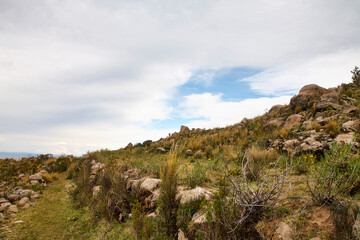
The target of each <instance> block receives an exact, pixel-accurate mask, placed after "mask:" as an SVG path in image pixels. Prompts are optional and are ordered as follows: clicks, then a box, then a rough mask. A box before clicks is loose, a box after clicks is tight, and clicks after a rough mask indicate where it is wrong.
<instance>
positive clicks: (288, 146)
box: [282, 139, 299, 152]
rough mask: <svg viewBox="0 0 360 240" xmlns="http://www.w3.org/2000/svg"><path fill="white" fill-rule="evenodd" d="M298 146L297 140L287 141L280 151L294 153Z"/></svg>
mask: <svg viewBox="0 0 360 240" xmlns="http://www.w3.org/2000/svg"><path fill="white" fill-rule="evenodd" d="M298 145H299V141H298V140H297V139H291V140H287V141H285V142H284V145H283V148H282V150H283V151H287V152H291V151H294V150H295V148H296V147H297V146H298Z"/></svg>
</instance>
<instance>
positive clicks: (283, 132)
mask: <svg viewBox="0 0 360 240" xmlns="http://www.w3.org/2000/svg"><path fill="white" fill-rule="evenodd" d="M280 136H281V137H283V138H284V139H286V138H287V137H288V136H289V130H288V129H286V128H282V129H280Z"/></svg>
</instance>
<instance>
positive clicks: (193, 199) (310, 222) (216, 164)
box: [0, 79, 360, 240]
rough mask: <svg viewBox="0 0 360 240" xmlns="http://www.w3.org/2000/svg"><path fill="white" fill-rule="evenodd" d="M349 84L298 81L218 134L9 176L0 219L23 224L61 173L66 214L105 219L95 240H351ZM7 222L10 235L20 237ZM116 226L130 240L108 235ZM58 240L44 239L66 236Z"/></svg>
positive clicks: (358, 166)
mask: <svg viewBox="0 0 360 240" xmlns="http://www.w3.org/2000/svg"><path fill="white" fill-rule="evenodd" d="M353 80H354V81H353V83H350V84H342V85H341V86H339V87H337V88H330V89H325V88H322V87H320V86H317V85H307V86H304V87H303V88H302V89H301V90H300V91H299V93H298V94H297V95H296V96H294V97H293V98H292V99H291V101H290V103H289V105H276V106H274V107H272V108H271V109H270V110H269V111H268V112H267V113H266V114H264V115H262V116H258V117H256V118H254V119H243V120H242V121H241V122H239V123H237V124H234V125H232V126H228V127H226V128H216V129H208V130H205V129H189V128H188V127H186V126H181V128H180V131H179V132H176V133H173V134H169V136H168V137H166V138H162V139H160V140H158V141H154V142H153V141H151V140H148V141H145V142H143V143H136V144H132V143H129V144H128V146H127V147H125V148H121V149H119V150H115V151H110V150H100V151H96V152H90V153H88V154H86V155H84V156H83V157H82V158H77V159H75V158H72V157H67V158H66V159H67V160H66V161H64V160H63V159H60V161H59V160H58V159H55V160H51V161H49V160H46V161H45V162H44V163H43V164H42V165H41V169H39V171H36V172H34V173H32V174H27V173H21V174H20V173H19V172H17V171H16V173H18V174H17V175H15V174H12V175H13V177H12V179H13V180H11V181H10V180H8V181H7V182H3V183H2V187H1V188H0V189H1V191H0V197H1V199H0V204H1V205H0V212H2V213H1V215H0V221H2V222H3V223H4V224H5V225H6V226H12V225H11V224H12V223H14V222H16V221H23V220H22V219H18V217H17V216H16V213H17V212H18V211H19V209H21V210H20V212H21V211H22V209H25V210H24V212H26V211H27V209H26V208H29V207H31V206H32V205H34V203H36V199H37V198H38V197H39V196H41V194H40V192H43V191H44V192H46V191H47V187H51V184H52V183H50V184H48V183H49V182H51V181H57V180H56V178H58V177H56V174H55V173H58V172H59V173H60V172H64V174H66V178H67V179H69V180H67V181H71V183H69V182H66V183H67V184H66V185H64V186H63V188H62V191H64V192H66V193H67V197H66V198H67V199H68V200H66V201H71V202H72V203H73V205H71V206H69V205H67V207H68V208H74V209H82V211H85V212H87V213H89V212H90V213H91V219H97V221H100V220H101V219H103V220H104V221H105V222H106V224H105V223H103V224H104V226H105V225H106V226H107V230H106V231H105V232H106V233H103V232H102V230H99V232H102V233H103V234H104V235H103V236H102V237H101V239H119V238H120V239H182V240H184V239H278V240H280V239H283V240H289V239H312V240H318V239H360V231H359V229H360V218H359V217H357V216H358V213H359V206H360V205H359V203H360V202H359V200H360V174H359V173H360V154H359V147H360V145H359V143H360V142H359V136H358V132H359V127H360V120H359V113H360V112H359V110H360V109H359V106H360V87H359V85H358V84H357V81H356V79H353ZM51 162H53V164H51ZM54 162H59V164H54ZM60 162H66V164H62V165H61V164H60ZM58 165H59V166H60V165H61V166H63V168H61V171H60V169H59V166H58ZM54 166H57V167H54ZM19 174H20V175H19ZM50 174H53V175H52V178H51V180H50V179H49V175H50ZM54 174H55V175H54ZM60 178H61V179H63V178H64V176H61V177H60ZM14 179H15V180H14ZM61 179H60V180H59V181H64V180H61ZM10 182H11V184H10ZM64 182H65V181H64ZM10 185H11V187H8V186H10ZM47 185H49V186H47ZM5 186H7V187H5ZM39 186H42V188H39ZM36 207H38V206H37V205H35V206H34V208H36ZM74 211H75V210H74ZM76 211H77V210H76ZM77 213H78V212H77ZM34 214H35V215H36V213H34ZM24 216H25V215H24ZM66 218H67V219H70V220H67V221H70V223H69V222H67V223H66V226H69V224H70V225H71V224H75V225H74V226H72V227H71V229H76V228H75V226H83V227H84V226H85V225H81V224H84V222H85V221H84V222H83V220H82V217H81V215H76V216H70V215H69V216H67V217H66ZM72 222H73V223H72ZM29 224H30V223H29ZM76 224H78V225H76ZM93 224H94V225H92V226H90V229H91V228H95V226H97V225H96V224H95V223H93ZM117 224H118V225H117ZM17 226H18V225H16V226H14V227H10V229H9V230H10V231H11V232H13V234H10V235H9V236H10V237H9V239H16V236H22V238H24V239H26V236H28V235H21V230H19V229H21V228H19V227H17ZM29 226H31V225H29ZM118 226H119V227H121V232H122V233H121V234H125V233H126V234H127V233H130V234H129V235H126V237H125V235H121V236H117V237H116V238H115V237H112V236H113V235H112V234H116V232H117V231H118V230H116V229H118V228H117V227H118ZM79 228H80V227H79ZM22 231H24V230H22ZM71 231H72V232H71V234H72V236H76V239H99V238H98V237H96V236H97V235H96V236H95V233H92V235H91V234H90V233H89V231H86V232H83V231H80V230H78V232H76V231H75V230H71ZM16 234H18V235H16ZM54 234H55V233H54ZM59 234H60V233H59ZM61 234H62V235H61ZM61 234H60V235H59V236H55V235H54V236H53V238H54V239H64V236H68V235H64V233H61ZM76 234H78V235H76ZM39 236H40V235H37V237H39ZM60 236H61V237H60ZM4 237H6V236H4ZM31 239H32V238H31ZM39 239H42V238H39Z"/></svg>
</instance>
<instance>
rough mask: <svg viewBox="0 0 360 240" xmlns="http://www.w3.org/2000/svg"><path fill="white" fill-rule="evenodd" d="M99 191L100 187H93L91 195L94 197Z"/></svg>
mask: <svg viewBox="0 0 360 240" xmlns="http://www.w3.org/2000/svg"><path fill="white" fill-rule="evenodd" d="M100 191H101V186H95V187H93V189H92V194H93V197H96V196H97V195H98V194H99V193H100Z"/></svg>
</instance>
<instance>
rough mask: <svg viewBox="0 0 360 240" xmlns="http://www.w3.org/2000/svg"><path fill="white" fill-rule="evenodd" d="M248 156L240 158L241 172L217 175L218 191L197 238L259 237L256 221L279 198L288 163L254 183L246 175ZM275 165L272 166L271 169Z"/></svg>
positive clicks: (287, 170) (284, 182)
mask: <svg viewBox="0 0 360 240" xmlns="http://www.w3.org/2000/svg"><path fill="white" fill-rule="evenodd" d="M249 164H250V159H249V158H246V157H245V158H244V159H243V164H242V165H243V167H242V169H243V170H242V176H241V177H239V178H237V179H233V178H230V177H228V178H227V179H226V178H224V179H221V180H220V182H219V183H218V186H220V189H219V192H218V193H217V194H216V195H215V199H214V201H213V203H212V204H211V206H210V209H209V211H208V213H207V222H208V226H207V229H206V230H205V231H202V234H203V236H202V238H201V239H231V240H232V239H234V240H235V239H261V236H260V234H259V233H258V231H257V230H256V224H257V223H258V222H259V221H260V220H261V219H262V217H263V216H264V213H265V212H266V211H267V210H269V208H272V207H274V206H275V204H276V203H277V202H278V201H279V199H280V197H281V196H282V194H284V191H283V188H284V186H285V184H286V183H287V180H286V177H287V175H288V173H289V172H290V171H291V165H290V166H286V168H285V169H284V170H280V169H278V168H277V167H276V166H275V167H274V169H273V170H274V172H277V174H275V175H271V176H270V175H268V174H264V175H263V177H262V178H261V179H259V180H258V181H257V182H256V183H250V182H251V181H252V180H249V179H248V178H247V171H246V169H247V165H249ZM275 168H276V169H275Z"/></svg>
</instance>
